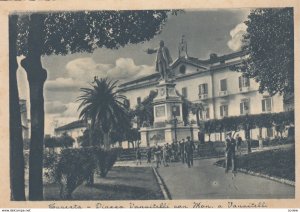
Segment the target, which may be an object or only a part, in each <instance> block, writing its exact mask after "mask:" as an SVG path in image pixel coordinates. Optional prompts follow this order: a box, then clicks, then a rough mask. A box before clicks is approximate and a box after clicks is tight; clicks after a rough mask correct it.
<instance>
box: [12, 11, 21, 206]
mask: <svg viewBox="0 0 300 212" xmlns="http://www.w3.org/2000/svg"><path fill="white" fill-rule="evenodd" d="M17 21H18V17H17V16H16V15H12V16H10V18H9V133H10V143H9V156H10V158H9V159H10V160H9V163H10V189H11V199H12V200H25V183H24V156H23V138H22V124H21V113H20V105H19V92H18V85H17V69H18V63H17V49H16V42H17V27H16V25H17Z"/></svg>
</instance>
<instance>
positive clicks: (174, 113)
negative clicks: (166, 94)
mask: <svg viewBox="0 0 300 212" xmlns="http://www.w3.org/2000/svg"><path fill="white" fill-rule="evenodd" d="M176 112H177V107H176V106H175V105H174V106H173V107H172V115H173V118H174V119H173V121H174V133H175V142H177V121H178V120H177V118H176Z"/></svg>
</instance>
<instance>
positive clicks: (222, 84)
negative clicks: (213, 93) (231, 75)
mask: <svg viewBox="0 0 300 212" xmlns="http://www.w3.org/2000/svg"><path fill="white" fill-rule="evenodd" d="M220 89H221V91H227V79H222V80H220Z"/></svg>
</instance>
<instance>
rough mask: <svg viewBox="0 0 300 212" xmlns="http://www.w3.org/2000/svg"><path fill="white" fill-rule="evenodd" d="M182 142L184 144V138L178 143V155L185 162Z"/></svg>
mask: <svg viewBox="0 0 300 212" xmlns="http://www.w3.org/2000/svg"><path fill="white" fill-rule="evenodd" d="M184 144H185V140H184V138H183V139H182V140H181V141H180V143H179V150H180V157H181V162H182V163H184V162H185V149H184Z"/></svg>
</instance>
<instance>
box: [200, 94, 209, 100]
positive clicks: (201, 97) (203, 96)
mask: <svg viewBox="0 0 300 212" xmlns="http://www.w3.org/2000/svg"><path fill="white" fill-rule="evenodd" d="M207 98H208V94H207V93H204V94H199V99H201V100H204V99H207Z"/></svg>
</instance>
